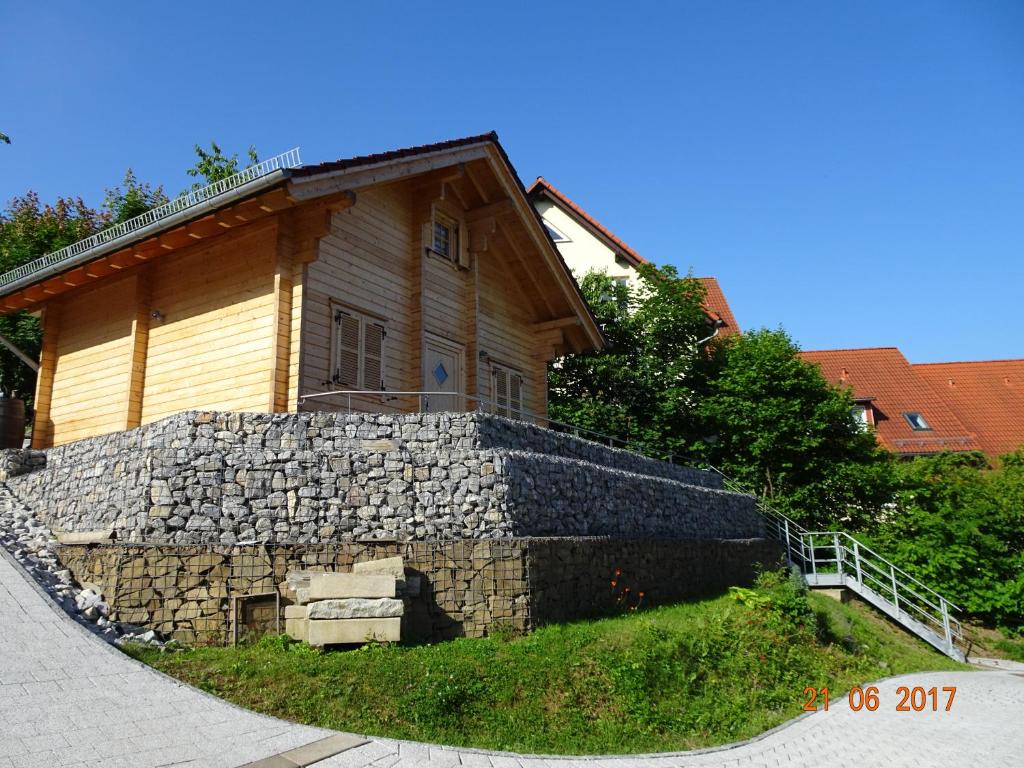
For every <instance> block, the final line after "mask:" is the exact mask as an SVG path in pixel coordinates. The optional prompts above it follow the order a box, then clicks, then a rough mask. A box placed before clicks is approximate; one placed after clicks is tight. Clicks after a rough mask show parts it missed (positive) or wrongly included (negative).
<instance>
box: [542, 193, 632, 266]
mask: <svg viewBox="0 0 1024 768" xmlns="http://www.w3.org/2000/svg"><path fill="white" fill-rule="evenodd" d="M539 191H544V192H547V193H548V194H549V195H551V197H553V198H555V199H556V200H558V201H559V202H561V203H562V204H563V205H564V206H565V207H566V208H568V209H569V210H571V211H572V212H573V213H575V214H576V215H577V216H579V217H580V218H581V219H583V220H584V221H585V222H586V223H587V224H589V225H590V226H591V227H593V228H594V229H596V230H597V231H598V232H600V233H601V234H602V235H604V237H605V238H607V239H608V240H610V241H611V242H612V244H613V245H614V246H615V247H616V248H617V249H618V250H620V251H621V252H622V255H623V256H625V257H626V258H627V259H629V260H630V261H632V262H633V264H634V266H635V265H637V264H648V263H649V262H648V261H647V259H645V258H644V257H643V256H641V255H640V254H639V253H637V252H636V251H634V250H633V249H632V248H630V247H629V246H628V245H626V244H625V243H624V242H622V240H620V239H619V238H618V237H616V236H615V234H614V233H613V232H612V231H611V230H610V229H608V228H607V227H605V226H604V225H603V224H602V223H601V222H599V221H598V220H597V219H595V218H594V217H592V216H591V215H590V214H589V213H587V212H586V211H584V210H583V209H582V208H580V207H579V206H578V205H576V203H574V202H573V201H572V200H570V199H569V198H568V197H566V196H565V193H564V192H561V191H560V190H558V189H556V188H555V187H553V186H552V185H551V182H549V181H548V180H547V179H545V178H544V177H543V176H538V177H537V180H536V181H534V182H533V184H531V185H530V188H529V189H528V190H527V193H528V194H530V195H533V194H535V193H536V192H539Z"/></svg>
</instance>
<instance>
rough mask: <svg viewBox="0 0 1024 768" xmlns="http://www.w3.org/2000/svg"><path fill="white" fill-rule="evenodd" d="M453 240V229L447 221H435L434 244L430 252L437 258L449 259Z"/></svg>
mask: <svg viewBox="0 0 1024 768" xmlns="http://www.w3.org/2000/svg"><path fill="white" fill-rule="evenodd" d="M454 240H455V228H454V227H453V226H452V225H451V224H449V223H448V222H447V221H442V220H435V221H434V242H433V245H432V246H431V250H433V251H434V253H436V254H437V255H438V256H443V257H444V258H446V259H450V258H451V257H452V251H453V248H452V244H453V242H454Z"/></svg>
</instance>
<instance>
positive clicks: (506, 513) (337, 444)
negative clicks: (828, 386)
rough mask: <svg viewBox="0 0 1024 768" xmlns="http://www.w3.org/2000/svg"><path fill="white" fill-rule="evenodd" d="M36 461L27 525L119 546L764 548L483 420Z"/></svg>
mask: <svg viewBox="0 0 1024 768" xmlns="http://www.w3.org/2000/svg"><path fill="white" fill-rule="evenodd" d="M34 461H35V463H34V464H33V463H32V461H26V460H22V461H21V463H20V465H19V464H18V462H17V461H14V460H11V461H10V462H9V463H8V466H9V469H8V474H9V477H8V479H7V485H8V486H9V487H10V488H11V489H12V490H13V491H14V492H15V493H16V494H18V495H19V496H20V497H21V498H22V499H23V500H24V501H25V502H26V503H27V504H29V505H30V506H31V507H32V508H33V510H35V512H36V514H37V515H38V516H40V517H41V518H42V519H44V520H45V521H46V522H47V523H48V524H49V525H50V526H51V527H52V528H54V529H55V530H57V531H76V532H81V531H98V530H107V529H111V530H112V531H113V533H114V536H115V537H116V539H118V540H120V541H130V542H147V543H169V544H181V545H198V544H220V545H234V544H254V543H261V544H318V543H325V542H338V541H365V540H378V541H388V540H397V541H414V540H428V541H430V540H445V539H488V538H509V537H516V536H552V535H554V536H562V535H570V536H578V535H587V536H593V535H614V536H629V537H644V536H660V537H669V538H698V539H713V538H756V537H760V536H762V535H763V525H762V522H761V519H760V517H759V516H758V515H757V513H756V511H755V509H754V504H753V500H752V499H751V498H750V497H747V496H743V495H739V494H734V493H729V492H726V491H723V490H720V482H719V479H718V478H716V477H714V476H712V475H710V474H709V473H706V472H700V471H697V470H693V469H690V468H686V467H680V466H676V465H672V464H667V463H664V462H658V461H655V460H652V459H647V458H644V457H642V456H638V455H636V454H633V453H630V452H627V451H622V450H615V449H611V448H607V447H605V446H601V445H597V444H595V443H591V442H588V441H585V440H580V439H577V438H574V437H571V436H568V435H564V434H559V433H555V432H552V431H550V430H545V429H541V428H539V427H535V426H532V425H528V424H523V423H521V422H515V421H510V420H508V419H502V418H498V417H495V416H491V415H488V414H482V413H458V414H448V413H442V414H423V413H413V414H387V415H385V414H348V415H346V414H338V413H330V412H314V413H287V414H248V413H213V412H186V413H181V414H177V415H175V416H171V417H168V418H167V419H164V420H162V421H159V422H155V423H153V424H149V425H146V426H143V427H140V428H137V429H133V430H129V431H126V432H119V433H114V434H111V435H105V436H101V437H96V438H90V439H87V440H82V441H78V442H75V443H70V444H68V445H64V446H60V447H57V448H54V449H52V450H50V451H48V452H47V453H46V465H45V467H42V468H40V467H39V466H38V459H35V460H34ZM0 466H4V465H3V464H2V463H0ZM17 468H20V471H22V472H23V473H22V474H17V472H15V471H14V470H15V469H17Z"/></svg>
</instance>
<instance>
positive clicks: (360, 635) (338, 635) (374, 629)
mask: <svg viewBox="0 0 1024 768" xmlns="http://www.w3.org/2000/svg"><path fill="white" fill-rule="evenodd" d="M292 621H302V619H292ZM305 623H306V631H307V635H306V638H307V639H306V642H308V643H309V644H310V645H315V646H322V645H335V644H339V643H366V642H371V641H378V642H398V641H399V640H401V639H402V620H401V619H399V618H388V619H323V620H313V619H307V620H306V621H305Z"/></svg>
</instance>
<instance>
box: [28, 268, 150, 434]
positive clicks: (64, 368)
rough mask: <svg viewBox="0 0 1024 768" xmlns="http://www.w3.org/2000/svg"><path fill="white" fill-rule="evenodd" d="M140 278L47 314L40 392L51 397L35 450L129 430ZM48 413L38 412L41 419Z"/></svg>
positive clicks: (111, 284)
mask: <svg viewBox="0 0 1024 768" xmlns="http://www.w3.org/2000/svg"><path fill="white" fill-rule="evenodd" d="M136 282H137V275H131V274H129V275H124V276H123V277H118V278H115V279H111V280H108V281H107V282H105V283H103V284H101V285H98V286H97V287H96V288H93V289H89V290H84V291H82V292H80V293H76V294H75V295H73V296H69V297H67V298H65V299H63V300H62V301H59V302H57V303H55V304H54V305H52V306H50V307H48V308H47V309H46V318H45V331H46V334H47V342H48V343H47V345H46V346H47V347H52V350H53V355H52V358H51V359H50V360H46V357H47V355H46V352H47V351H48V350H46V349H44V361H43V362H44V365H46V364H47V363H49V365H52V370H51V371H50V375H49V376H45V375H40V377H39V385H38V388H37V391H38V392H39V394H40V395H43V394H44V393H43V391H42V390H43V389H44V387H46V386H47V384H46V381H47V379H48V380H49V385H48V388H49V390H50V396H49V398H47V401H48V403H49V404H50V405H49V418H48V419H43V420H39V421H37V422H36V430H35V432H34V438H33V442H34V445H35V447H49V446H50V445H59V444H60V443H67V442H70V441H72V440H79V439H81V438H84V437H92V436H93V435H99V434H103V433H105V432H114V431H116V430H119V429H124V428H125V426H126V423H127V412H128V381H129V372H130V370H131V365H132V320H133V318H134V316H135V292H136ZM41 410H42V409H40V408H38V407H37V413H39V412H40V411H41Z"/></svg>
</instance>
